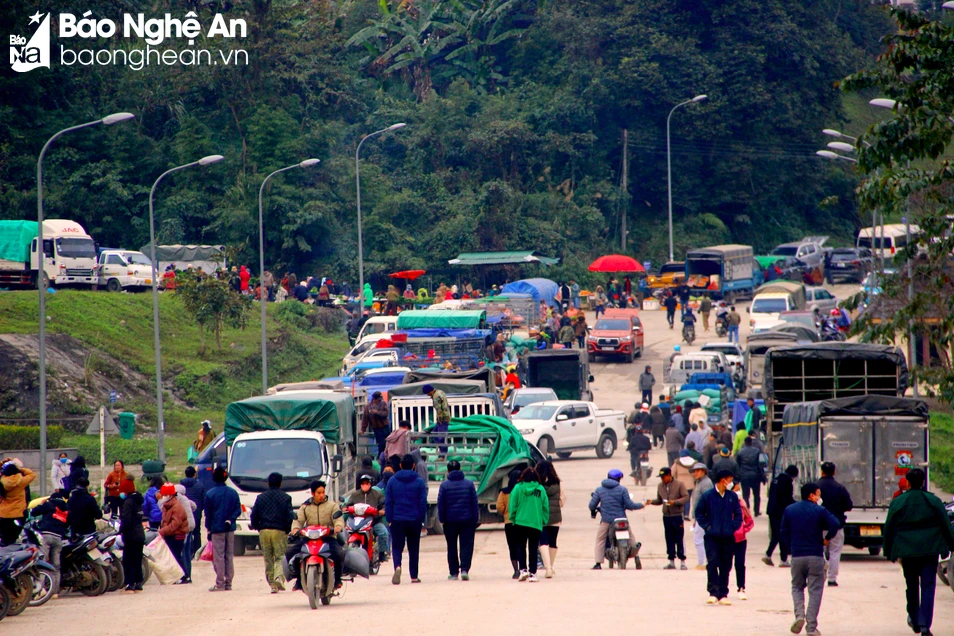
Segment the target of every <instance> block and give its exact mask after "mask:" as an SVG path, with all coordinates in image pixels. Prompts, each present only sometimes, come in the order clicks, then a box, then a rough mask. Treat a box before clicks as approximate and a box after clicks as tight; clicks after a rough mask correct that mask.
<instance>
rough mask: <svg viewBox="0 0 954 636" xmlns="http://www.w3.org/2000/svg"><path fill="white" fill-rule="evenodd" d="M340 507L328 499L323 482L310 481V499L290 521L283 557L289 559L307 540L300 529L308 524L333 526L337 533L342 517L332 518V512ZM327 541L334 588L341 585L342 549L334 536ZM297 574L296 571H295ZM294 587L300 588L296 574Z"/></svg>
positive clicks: (340, 526)
mask: <svg viewBox="0 0 954 636" xmlns="http://www.w3.org/2000/svg"><path fill="white" fill-rule="evenodd" d="M340 510H341V508H340V507H339V506H338V504H337V503H335V502H334V501H331V500H330V499H328V496H327V495H326V494H325V482H323V481H320V480H317V479H316V480H315V481H313V482H311V499H308V500H307V501H305V503H303V504H302V505H301V507H300V508H298V516H297V517H296V518H295V521H294V522H292V530H291V534H289V535H288V538H289V539H295V541H289V545H288V550H287V551H286V552H285V558H286V559H288V560H289V561H290V560H291V558H292V557H293V556H295V555H296V554H298V553H299V552H300V551H301V547H302V545H303V544H304V543H305V542H307V541H308V539H305V538H304V537H302V536H301V531H302V529H304V528H307V527H308V526H325V527H327V528H332V527H333V528H334V532H335V535H338V533H340V532H341V531H342V530H343V529H344V520H343V519H342V517H340V516H339V517H338V518H337V519H336V518H334V514H335V513H336V512H339V511H340ZM329 539H330V540H329V541H328V543H327V545H328V548H329V549H330V551H331V558H332V560H333V561H334V564H335V589H337V588H339V587H341V573H342V571H343V570H344V549H343V548H342V547H341V544H340V543H338V541H337V540H336V538H330V537H329ZM295 574H296V575H297V574H298V572H295ZM296 578H297V579H299V580H297V581H296V582H295V589H296V590H300V589H301V580H300V578H301V577H300V576H296Z"/></svg>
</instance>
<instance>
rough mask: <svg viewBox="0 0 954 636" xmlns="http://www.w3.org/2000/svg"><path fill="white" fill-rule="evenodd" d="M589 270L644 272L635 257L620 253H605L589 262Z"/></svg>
mask: <svg viewBox="0 0 954 636" xmlns="http://www.w3.org/2000/svg"><path fill="white" fill-rule="evenodd" d="M589 270H590V271H591V272H645V271H646V270H645V269H644V268H643V266H642V265H640V264H639V262H638V261H636V259H635V258H630V257H629V256H623V255H622V254H607V255H606V256H600V257H599V258H598V259H596V260H595V261H593V262H592V263H590V267H589Z"/></svg>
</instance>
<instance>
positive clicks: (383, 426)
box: [361, 391, 391, 454]
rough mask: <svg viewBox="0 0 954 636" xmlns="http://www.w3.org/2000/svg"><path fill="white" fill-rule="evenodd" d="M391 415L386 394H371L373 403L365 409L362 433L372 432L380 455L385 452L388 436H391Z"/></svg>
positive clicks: (362, 418) (376, 392)
mask: <svg viewBox="0 0 954 636" xmlns="http://www.w3.org/2000/svg"><path fill="white" fill-rule="evenodd" d="M389 415H390V408H389V407H388V403H387V401H385V399H384V394H382V393H381V392H380V391H375V392H374V393H373V394H371V401H370V402H369V403H368V405H367V406H366V407H365V409H364V415H363V416H362V417H361V432H362V433H367V432H368V431H369V430H370V431H371V434H372V435H374V441H375V443H376V444H377V445H378V454H380V453H383V452H384V449H385V447H386V446H387V441H388V435H390V434H391V426H390V424H388V416H389Z"/></svg>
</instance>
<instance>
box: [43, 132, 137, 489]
mask: <svg viewBox="0 0 954 636" xmlns="http://www.w3.org/2000/svg"><path fill="white" fill-rule="evenodd" d="M134 117H135V115H133V114H132V113H113V114H112V115H107V116H106V117H103V118H102V119H97V120H95V121H90V122H86V123H85V124H80V125H78V126H70V127H69V128H64V129H63V130H61V131H59V132H58V133H56V134H55V135H53V136H52V137H50V138H49V139H48V140H47V142H46V143H45V144H43V148H42V149H41V150H40V156H39V158H37V160H36V220H37V228H36V256H37V270H38V271H37V274H36V283H37V284H36V288H37V289H38V290H40V334H39V336H40V495H41V496H42V495H45V494H46V468H45V466H46V287H47V279H46V251H45V250H44V249H43V157H44V156H45V155H46V151H47V149H48V148H49V147H50V144H52V143H53V141H54V140H56V139H57V138H58V137H59V136H60V135H63V134H65V133H68V132H73V131H74V130H80V129H81V128H89V127H90V126H98V125H99V124H103V125H104V126H111V125H113V124H118V123H119V122H123V121H127V120H129V119H133V118H134Z"/></svg>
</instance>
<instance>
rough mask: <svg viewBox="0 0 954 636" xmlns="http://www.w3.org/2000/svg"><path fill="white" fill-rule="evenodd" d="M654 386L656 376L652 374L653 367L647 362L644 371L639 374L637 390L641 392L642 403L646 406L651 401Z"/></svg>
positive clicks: (647, 406)
mask: <svg viewBox="0 0 954 636" xmlns="http://www.w3.org/2000/svg"><path fill="white" fill-rule="evenodd" d="M654 386H656V376H654V375H653V368H652V367H651V366H649V365H648V364H647V365H646V369H645V371H643V372H642V373H641V374H640V375H639V390H640V391H642V392H643V403H644V404H645V405H646V408H649V405H650V404H652V403H653V387H654Z"/></svg>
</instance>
